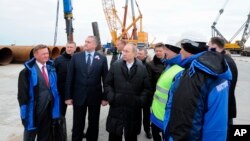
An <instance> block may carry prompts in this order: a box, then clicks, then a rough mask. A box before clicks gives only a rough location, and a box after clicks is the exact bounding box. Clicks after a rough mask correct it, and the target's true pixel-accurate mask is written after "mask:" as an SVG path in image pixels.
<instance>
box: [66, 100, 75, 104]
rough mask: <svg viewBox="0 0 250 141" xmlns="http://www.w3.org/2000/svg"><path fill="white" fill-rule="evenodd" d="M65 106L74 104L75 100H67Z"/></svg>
mask: <svg viewBox="0 0 250 141" xmlns="http://www.w3.org/2000/svg"><path fill="white" fill-rule="evenodd" d="M65 104H67V105H72V104H73V100H72V99H68V100H65Z"/></svg>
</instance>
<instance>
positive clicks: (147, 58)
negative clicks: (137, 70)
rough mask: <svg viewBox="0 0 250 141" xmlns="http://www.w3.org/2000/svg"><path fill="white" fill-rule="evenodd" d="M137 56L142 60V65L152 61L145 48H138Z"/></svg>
mask: <svg viewBox="0 0 250 141" xmlns="http://www.w3.org/2000/svg"><path fill="white" fill-rule="evenodd" d="M138 50H139V51H138V53H137V58H138V59H139V60H141V61H142V63H143V64H144V65H146V64H148V63H149V62H150V61H152V58H151V57H150V56H149V54H148V50H147V49H146V48H138Z"/></svg>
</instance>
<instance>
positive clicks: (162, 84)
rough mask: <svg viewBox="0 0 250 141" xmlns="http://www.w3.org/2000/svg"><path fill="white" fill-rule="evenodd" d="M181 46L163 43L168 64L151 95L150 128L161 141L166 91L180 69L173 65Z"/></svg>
mask: <svg viewBox="0 0 250 141" xmlns="http://www.w3.org/2000/svg"><path fill="white" fill-rule="evenodd" d="M180 50H181V48H180V47H178V46H176V45H173V44H165V53H166V59H165V61H164V63H166V64H167V65H168V66H167V68H166V69H165V71H163V73H162V74H161V76H160V77H159V79H158V81H157V83H156V88H155V92H154V96H153V102H152V106H151V111H152V112H151V117H150V118H151V122H152V124H151V128H152V134H153V139H154V141H161V140H162V138H163V136H161V135H162V134H161V133H163V120H164V114H165V108H166V103H167V100H168V91H169V89H170V87H171V84H172V82H173V78H174V77H175V75H176V74H177V73H178V72H180V71H182V70H183V68H181V67H180V66H178V65H175V64H177V63H178V62H179V60H180V56H178V54H179V52H180Z"/></svg>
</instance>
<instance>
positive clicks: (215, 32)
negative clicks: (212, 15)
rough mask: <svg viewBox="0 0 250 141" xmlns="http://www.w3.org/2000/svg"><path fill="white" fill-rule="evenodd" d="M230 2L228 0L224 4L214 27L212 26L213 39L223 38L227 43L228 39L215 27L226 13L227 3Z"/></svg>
mask: <svg viewBox="0 0 250 141" xmlns="http://www.w3.org/2000/svg"><path fill="white" fill-rule="evenodd" d="M228 1H229V0H226V2H225V3H224V5H223V7H222V8H221V9H220V10H219V14H218V16H217V17H216V19H215V21H214V22H213V25H212V26H211V28H212V37H215V36H219V37H221V38H222V39H223V40H224V41H225V42H226V43H228V41H227V39H226V38H225V37H224V36H223V35H222V34H221V33H220V32H219V30H218V29H217V28H216V27H215V25H216V24H217V22H218V20H219V18H220V16H221V14H222V13H223V12H224V8H225V7H226V5H227V3H228Z"/></svg>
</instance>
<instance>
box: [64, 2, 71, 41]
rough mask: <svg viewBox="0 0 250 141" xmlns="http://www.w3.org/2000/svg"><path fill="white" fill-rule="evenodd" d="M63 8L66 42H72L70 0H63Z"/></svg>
mask: <svg viewBox="0 0 250 141" xmlns="http://www.w3.org/2000/svg"><path fill="white" fill-rule="evenodd" d="M63 8H64V19H65V22H66V34H67V41H68V42H70V41H73V32H74V30H73V25H72V20H73V14H72V10H73V8H72V4H71V0H63Z"/></svg>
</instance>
